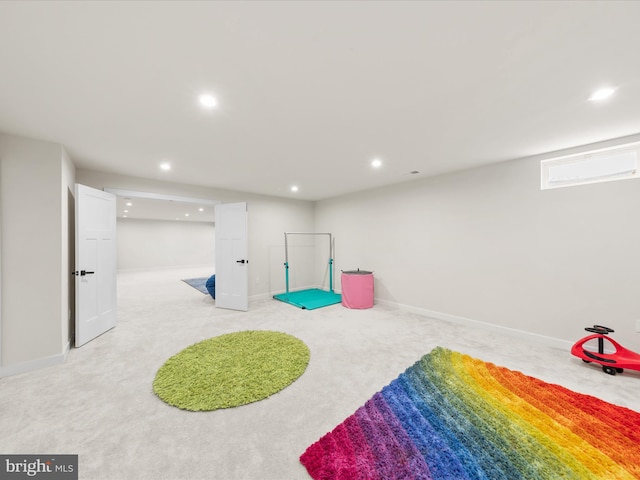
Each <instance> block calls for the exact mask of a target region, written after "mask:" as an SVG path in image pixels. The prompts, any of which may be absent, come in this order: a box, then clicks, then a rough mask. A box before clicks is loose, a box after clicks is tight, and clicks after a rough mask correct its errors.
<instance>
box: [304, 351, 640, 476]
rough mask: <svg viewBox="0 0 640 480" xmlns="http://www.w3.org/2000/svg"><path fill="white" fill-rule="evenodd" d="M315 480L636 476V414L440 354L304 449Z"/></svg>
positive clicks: (639, 424)
mask: <svg viewBox="0 0 640 480" xmlns="http://www.w3.org/2000/svg"><path fill="white" fill-rule="evenodd" d="M300 461H301V462H302V464H303V465H304V466H305V467H306V468H307V471H308V472H309V474H310V475H311V476H312V477H313V478H315V479H327V480H328V479H349V480H354V479H367V480H371V479H381V480H390V479H396V478H397V479H400V478H402V479H455V480H464V479H487V480H497V479H505V480H517V479H576V480H587V479H612V480H613V479H615V480H622V479H634V478H635V479H640V413H637V412H635V411H633V410H629V409H627V408H623V407H619V406H616V405H612V404H610V403H607V402H604V401H602V400H600V399H597V398H595V397H591V396H588V395H583V394H579V393H576V392H572V391H571V390H567V389H566V388H564V387H561V386H558V385H551V384H548V383H545V382H543V381H541V380H538V379H536V378H533V377H528V376H526V375H524V374H522V373H520V372H514V371H512V370H508V369H506V368H502V367H498V366H495V365H493V364H491V363H485V362H483V361H481V360H477V359H474V358H471V357H469V356H467V355H463V354H460V353H457V352H452V351H450V350H446V349H444V348H440V347H438V348H436V349H435V350H433V351H432V352H431V353H429V354H427V355H425V356H424V357H422V358H421V359H420V360H419V361H418V362H416V363H415V364H414V365H413V366H412V367H410V368H409V369H407V370H406V371H405V372H404V373H402V374H401V375H400V376H399V377H398V378H397V379H395V380H394V381H392V382H391V383H390V384H389V385H388V386H386V387H384V388H383V389H382V391H381V392H378V393H376V394H375V395H374V396H373V397H372V398H371V399H370V400H369V401H367V403H365V405H364V406H362V407H360V408H359V409H358V410H357V411H356V412H355V413H354V414H353V415H351V416H350V417H349V418H347V419H346V420H345V421H344V422H343V423H341V424H340V425H338V426H337V427H336V428H335V429H334V430H333V431H331V432H329V433H327V434H326V435H324V436H323V437H322V438H320V440H318V441H317V442H316V443H314V444H313V445H311V446H310V447H309V448H308V449H307V450H306V451H305V452H304V454H302V456H301V457H300Z"/></svg>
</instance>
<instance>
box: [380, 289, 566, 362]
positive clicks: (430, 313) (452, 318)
mask: <svg viewBox="0 0 640 480" xmlns="http://www.w3.org/2000/svg"><path fill="white" fill-rule="evenodd" d="M375 303H377V304H379V305H385V306H387V307H391V308H397V309H400V310H403V311H406V312H411V313H415V314H417V315H421V316H424V317H430V318H435V319H438V320H445V321H448V322H452V323H456V324H458V325H468V326H474V327H481V328H484V329H487V330H492V331H494V332H497V333H502V334H505V335H510V336H512V337H517V338H522V339H525V340H527V341H530V342H532V343H535V344H537V345H541V346H546V347H553V348H559V349H562V350H570V349H571V346H572V343H571V342H568V341H566V340H561V339H559V338H554V337H548V336H546V335H540V334H537V333H532V332H527V331H525V330H518V329H515V328H510V327H504V326H502V325H496V324H493V323H487V322H481V321H479V320H473V319H470V318H465V317H459V316H457V315H450V314H448V313H442V312H436V311H435V310H428V309H426V308H419V307H413V306H411V305H404V304H401V303H396V302H390V301H388V300H382V299H379V298H376V300H375Z"/></svg>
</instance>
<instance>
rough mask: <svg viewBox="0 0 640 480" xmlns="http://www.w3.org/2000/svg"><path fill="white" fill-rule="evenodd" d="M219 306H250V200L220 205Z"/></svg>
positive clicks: (217, 295)
mask: <svg viewBox="0 0 640 480" xmlns="http://www.w3.org/2000/svg"><path fill="white" fill-rule="evenodd" d="M215 218H216V220H215V221H216V233H215V237H216V307H218V308H229V309H231V310H242V311H245V312H246V311H247V310H248V309H249V300H248V289H249V283H248V281H249V259H248V258H247V250H248V248H247V244H248V240H247V238H248V232H247V204H246V203H245V202H242V203H223V204H218V205H216V217H215Z"/></svg>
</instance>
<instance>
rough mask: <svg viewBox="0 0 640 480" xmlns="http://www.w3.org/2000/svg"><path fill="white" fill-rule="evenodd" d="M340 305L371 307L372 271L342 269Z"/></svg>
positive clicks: (361, 307)
mask: <svg viewBox="0 0 640 480" xmlns="http://www.w3.org/2000/svg"><path fill="white" fill-rule="evenodd" d="M340 278H341V282H342V305H344V306H345V307H347V308H359V309H363V308H371V307H373V272H367V271H366V270H360V269H358V270H348V271H343V272H342V276H341V277H340Z"/></svg>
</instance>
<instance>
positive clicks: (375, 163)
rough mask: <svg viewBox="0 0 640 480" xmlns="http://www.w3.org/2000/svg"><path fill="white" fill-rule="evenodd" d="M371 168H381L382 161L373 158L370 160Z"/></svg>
mask: <svg viewBox="0 0 640 480" xmlns="http://www.w3.org/2000/svg"><path fill="white" fill-rule="evenodd" d="M371 166H372V167H373V168H380V167H381V166H382V160H380V159H379V158H374V159H373V160H371Z"/></svg>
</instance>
